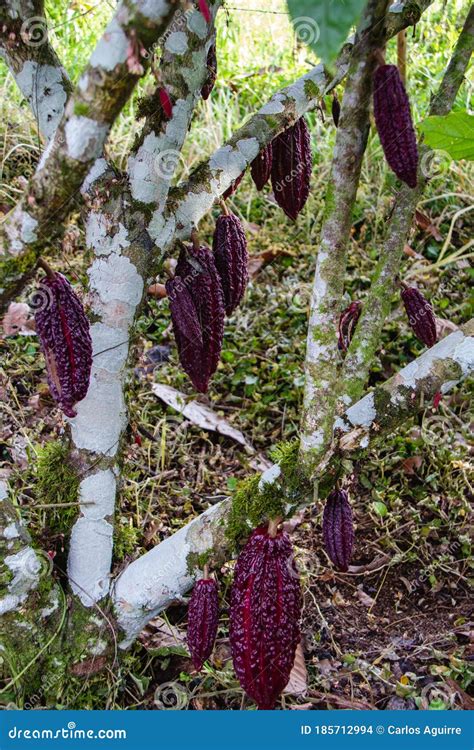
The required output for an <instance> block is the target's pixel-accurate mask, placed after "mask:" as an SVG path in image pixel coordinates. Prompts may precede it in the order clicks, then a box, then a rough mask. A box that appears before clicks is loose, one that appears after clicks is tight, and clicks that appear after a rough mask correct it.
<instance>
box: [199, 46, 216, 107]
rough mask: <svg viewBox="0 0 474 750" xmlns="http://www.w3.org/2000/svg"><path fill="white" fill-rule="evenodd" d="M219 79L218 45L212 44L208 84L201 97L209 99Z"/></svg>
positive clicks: (208, 66) (209, 54) (205, 85)
mask: <svg viewBox="0 0 474 750" xmlns="http://www.w3.org/2000/svg"><path fill="white" fill-rule="evenodd" d="M216 78H217V53H216V45H215V44H211V46H210V47H209V51H208V53H207V76H206V82H205V84H204V86H203V87H202V89H201V96H202V98H203V99H209V97H210V95H211V91H212V89H213V88H214V84H215V82H216Z"/></svg>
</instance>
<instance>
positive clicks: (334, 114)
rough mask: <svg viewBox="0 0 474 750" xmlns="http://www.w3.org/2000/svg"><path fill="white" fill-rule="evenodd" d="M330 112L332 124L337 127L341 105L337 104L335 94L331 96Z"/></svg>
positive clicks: (337, 100)
mask: <svg viewBox="0 0 474 750" xmlns="http://www.w3.org/2000/svg"><path fill="white" fill-rule="evenodd" d="M331 114H332V119H333V122H334V125H335V126H336V128H337V126H338V125H339V116H340V114H341V105H340V104H339V99H338V98H337V96H333V98H332V103H331Z"/></svg>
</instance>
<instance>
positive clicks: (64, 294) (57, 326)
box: [32, 273, 92, 417]
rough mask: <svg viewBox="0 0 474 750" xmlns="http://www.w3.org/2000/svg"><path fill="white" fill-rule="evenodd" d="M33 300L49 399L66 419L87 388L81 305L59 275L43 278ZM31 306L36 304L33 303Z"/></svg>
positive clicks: (86, 336) (87, 346)
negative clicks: (49, 392) (52, 400)
mask: <svg viewBox="0 0 474 750" xmlns="http://www.w3.org/2000/svg"><path fill="white" fill-rule="evenodd" d="M41 285H42V287H43V289H40V290H38V292H37V294H36V296H37V299H38V302H40V301H41V305H40V306H38V309H37V310H36V312H35V321H36V332H37V334H38V336H39V340H40V344H41V349H42V351H43V354H44V356H45V359H46V368H47V373H48V383H49V387H50V390H51V395H52V396H53V398H54V400H55V401H56V402H57V403H58V404H59V405H60V407H61V409H62V410H63V412H64V413H65V414H66V415H67V416H68V417H74V416H75V415H76V412H75V410H74V405H75V404H76V403H77V401H81V400H82V399H83V398H84V397H85V395H86V393H87V390H88V388H89V380H90V374H91V367H92V340H91V336H90V331H89V321H88V319H87V316H86V314H85V312H84V308H83V307H82V303H81V301H80V299H79V297H78V296H77V294H76V292H75V291H74V289H73V288H72V286H71V284H70V283H69V281H68V280H67V279H66V278H65V277H64V276H62V274H60V273H54V274H53V275H52V276H49V275H48V276H45V278H44V279H43V280H42V282H41ZM32 304H33V306H36V301H35V299H33V303H32Z"/></svg>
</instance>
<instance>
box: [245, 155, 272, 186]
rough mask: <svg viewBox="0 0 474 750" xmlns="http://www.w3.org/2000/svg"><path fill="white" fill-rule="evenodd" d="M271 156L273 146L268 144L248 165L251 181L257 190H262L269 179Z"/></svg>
mask: <svg viewBox="0 0 474 750" xmlns="http://www.w3.org/2000/svg"><path fill="white" fill-rule="evenodd" d="M272 155H273V146H272V144H271V143H269V144H268V145H267V146H265V147H264V148H262V150H261V151H260V153H259V154H258V156H256V157H255V159H254V160H253V162H252V163H251V165H250V174H251V175H252V180H253V181H254V183H255V187H256V188H257V190H263V187H264V186H265V185H266V184H267V182H268V180H269V179H270V175H271V172H272Z"/></svg>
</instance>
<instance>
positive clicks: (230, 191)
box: [222, 169, 245, 200]
mask: <svg viewBox="0 0 474 750" xmlns="http://www.w3.org/2000/svg"><path fill="white" fill-rule="evenodd" d="M244 174H245V169H244V171H243V172H241V174H239V176H238V177H237V178H236V179H235V180H234V181H233V183H232V184H231V185H230V187H228V188H227V190H225V191H224V192H223V193H222V198H223V200H227V198H230V196H231V195H233V193H235V191H236V190H237V188H238V187H239V185H240V183H241V182H242V180H243V179H244Z"/></svg>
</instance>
